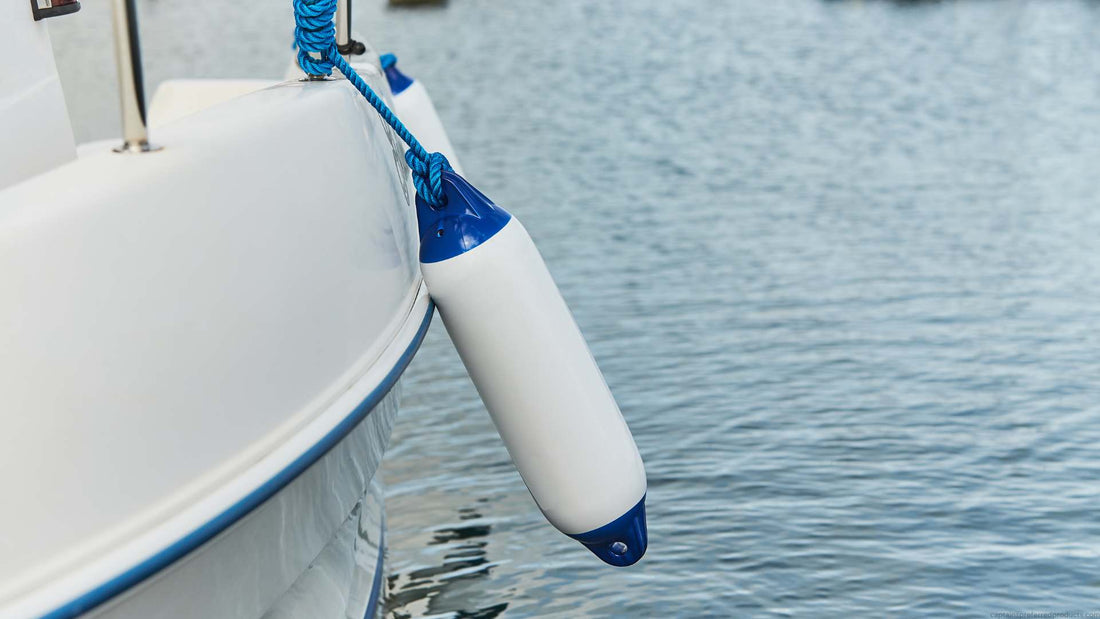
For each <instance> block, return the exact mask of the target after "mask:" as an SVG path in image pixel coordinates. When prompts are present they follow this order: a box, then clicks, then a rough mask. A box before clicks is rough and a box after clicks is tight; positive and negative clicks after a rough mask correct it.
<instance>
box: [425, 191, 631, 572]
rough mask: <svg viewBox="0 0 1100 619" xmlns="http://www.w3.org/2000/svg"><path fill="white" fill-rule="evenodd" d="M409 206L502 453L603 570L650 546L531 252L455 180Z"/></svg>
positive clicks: (572, 338) (608, 421)
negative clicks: (431, 199) (437, 199)
mask: <svg viewBox="0 0 1100 619" xmlns="http://www.w3.org/2000/svg"><path fill="white" fill-rule="evenodd" d="M442 185H443V192H444V195H445V196H446V200H445V201H444V204H443V205H442V206H440V207H435V208H433V207H432V206H430V205H429V204H428V203H427V202H425V201H424V200H423V199H422V198H421V197H420V196H419V195H418V196H417V199H416V206H417V218H418V221H419V227H420V235H421V246H420V266H421V270H422V272H423V275H424V280H425V282H426V283H427V286H428V291H429V292H430V293H431V296H432V299H433V300H434V301H435V303H436V306H437V307H438V308H439V313H440V316H441V317H442V319H443V323H444V325H445V326H446V327H447V332H448V333H449V334H450V336H451V339H452V340H453V341H454V344H455V347H456V348H457V349H458V353H459V356H460V357H461V358H462V361H463V363H464V364H465V365H466V369H467V371H468V372H469V374H470V378H472V379H473V382H474V385H475V386H476V387H477V390H478V393H479V394H481V398H482V400H483V401H484V402H485V407H486V408H487V409H488V410H489V414H490V416H491V417H492V419H493V423H494V424H495V425H496V427H497V430H498V431H499V432H500V436H501V438H502V439H503V440H504V444H505V446H507V448H508V453H509V454H510V455H511V457H512V461H513V462H514V463H515V465H516V468H517V469H519V473H520V475H521V476H522V477H523V481H524V482H525V483H526V484H527V488H528V489H529V490H530V491H531V495H532V496H533V497H534V499H535V502H536V503H538V506H539V508H540V509H541V510H542V512H543V514H544V515H545V516H546V518H547V520H549V521H550V523H551V524H553V525H554V526H555V527H557V528H558V529H559V530H560V531H561V532H563V533H565V534H566V535H568V536H570V537H572V538H574V539H576V540H578V541H580V542H581V543H582V544H584V545H585V546H587V547H588V549H589V550H591V551H592V552H593V553H595V555H596V556H597V557H599V558H600V559H602V560H603V561H604V562H606V563H608V564H610V565H615V566H627V565H632V564H634V563H636V562H637V561H638V560H639V559H641V558H642V555H643V554H645V551H646V546H647V544H648V537H647V531H646V518H645V496H646V477H645V468H644V466H643V464H642V458H641V456H640V455H639V453H638V448H637V446H636V445H635V444H634V438H633V436H631V434H630V429H629V428H627V425H626V422H625V421H624V420H623V416H622V413H621V412H620V411H619V407H618V405H617V404H616V403H615V399H614V397H613V396H612V395H611V390H610V389H609V388H608V386H607V383H606V382H605V381H604V378H603V375H602V374H601V373H600V369H599V367H597V365H596V361H595V359H593V357H592V354H591V352H589V350H588V345H587V344H586V343H585V341H584V337H583V336H582V335H581V332H580V329H579V327H578V326H577V323H576V322H575V321H574V319H573V316H572V314H571V313H570V311H569V308H568V307H567V306H566V304H565V301H564V299H562V296H561V293H560V292H559V291H558V287H557V285H556V284H555V283H554V280H553V278H552V277H551V276H550V272H549V270H547V268H546V264H545V263H544V262H543V260H542V256H541V255H540V254H539V251H538V249H537V248H536V247H535V244H534V242H533V241H532V240H531V237H530V236H529V235H528V233H527V231H526V230H525V229H524V227H523V225H522V224H520V222H519V221H518V220H517V219H516V218H515V217H513V216H512V215H510V214H509V213H508V212H507V211H505V210H504V209H502V208H500V207H499V206H496V205H495V204H493V203H492V202H491V201H490V200H489V199H488V198H486V197H485V196H484V195H482V194H481V193H480V192H479V191H478V190H477V189H475V188H474V187H473V186H471V185H470V184H469V183H467V182H466V180H465V179H463V178H462V177H461V176H459V175H457V174H455V173H453V172H450V171H445V172H443V173H442Z"/></svg>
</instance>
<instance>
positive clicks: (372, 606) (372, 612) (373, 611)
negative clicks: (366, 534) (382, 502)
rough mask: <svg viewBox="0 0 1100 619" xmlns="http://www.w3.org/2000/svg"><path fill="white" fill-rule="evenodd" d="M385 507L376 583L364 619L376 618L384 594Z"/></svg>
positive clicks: (375, 570)
mask: <svg viewBox="0 0 1100 619" xmlns="http://www.w3.org/2000/svg"><path fill="white" fill-rule="evenodd" d="M384 511H385V508H383V514H382V535H381V536H380V537H379V538H378V561H377V562H376V563H375V564H374V583H373V584H372V585H371V588H370V599H368V600H367V610H366V612H364V613H363V619H374V618H375V617H377V616H378V598H379V597H380V596H381V595H382V567H383V563H384V561H383V560H384V558H385V556H386V514H385V513H384Z"/></svg>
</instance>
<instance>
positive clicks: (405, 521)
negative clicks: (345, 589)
mask: <svg viewBox="0 0 1100 619" xmlns="http://www.w3.org/2000/svg"><path fill="white" fill-rule="evenodd" d="M85 4H86V5H90V4H92V3H91V2H86V3H85ZM239 4H240V6H229V5H228V4H223V3H218V6H216V7H215V6H213V5H211V6H209V7H207V6H203V7H202V8H197V7H196V6H195V5H193V4H192V3H168V2H165V1H163V0H146V1H145V3H144V5H143V6H144V9H145V13H146V32H147V35H146V42H147V46H148V48H149V52H148V53H147V62H148V63H149V74H150V79H151V81H156V80H158V79H161V78H163V77H166V76H169V75H177V74H184V75H203V76H215V75H216V76H224V75H252V76H255V75H271V76H276V75H279V74H280V73H281V70H282V69H283V67H284V66H285V63H286V49H285V45H286V41H285V39H281V38H275V37H273V36H272V30H273V29H275V30H277V29H279V28H285V27H286V25H287V24H288V23H289V21H288V20H289V17H288V15H289V13H288V11H287V10H286V8H285V7H282V6H281V3H271V5H270V6H264V7H260V6H259V5H260V4H261V3H239ZM356 10H357V11H359V12H361V15H359V18H360V19H359V28H361V29H363V30H365V31H366V32H367V33H368V34H369V35H370V36H371V38H372V39H373V40H374V41H375V43H376V44H377V46H378V47H379V48H382V49H389V50H393V51H395V52H397V53H398V54H399V55H400V56H401V58H402V64H403V66H404V67H405V68H406V69H407V70H408V71H409V72H411V73H415V74H417V75H418V76H419V77H420V78H422V80H423V81H424V82H426V83H427V84H428V85H429V87H430V88H431V89H432V91H433V94H434V95H435V97H436V102H437V105H438V107H439V108H440V111H441V113H442V115H443V116H444V119H445V121H446V122H447V124H448V126H449V128H450V132H451V137H452V139H453V141H454V142H455V144H456V146H457V148H458V149H459V150H460V152H461V154H462V157H463V163H464V165H465V167H466V170H467V171H468V175H469V176H470V177H471V179H472V180H474V181H475V182H476V183H477V184H478V185H479V186H480V187H481V188H482V189H484V190H485V191H486V192H487V193H489V194H490V195H492V196H493V197H494V199H495V200H496V201H497V202H499V203H500V204H502V205H504V206H505V207H506V208H509V209H510V210H512V211H513V212H514V213H516V214H517V215H518V216H520V217H521V218H522V219H523V220H524V222H525V223H526V225H527V227H528V229H529V230H530V231H531V233H532V235H533V236H534V237H535V240H536V241H537V242H538V243H539V245H540V247H541V249H542V251H543V253H544V255H545V257H546V259H547V262H548V263H549V265H550V268H551V270H552V271H553V273H554V275H555V276H556V277H557V279H558V281H559V283H560V285H561V288H562V290H563V292H564V294H565V296H566V298H567V300H568V301H569V302H570V303H571V305H572V307H573V309H574V312H575V314H576V317H577V320H578V321H579V323H580V324H581V327H582V329H583V330H584V332H585V333H586V335H587V336H588V337H589V340H590V343H591V346H592V349H593V352H594V353H595V355H596V357H597V358H598V360H599V361H600V363H601V366H602V367H603V369H604V372H605V374H606V376H607V380H608V382H609V383H610V385H611V387H612V389H613V390H614V391H615V393H616V394H617V396H618V398H619V401H620V404H621V405H622V407H623V410H624V413H625V415H626V417H627V420H628V422H629V423H630V425H631V428H632V429H633V430H634V433H635V435H636V437H637V440H638V443H639V446H640V448H641V451H642V454H643V456H644V457H645V459H646V463H647V468H648V472H649V483H650V491H649V512H650V527H651V529H650V544H651V545H650V550H649V553H648V554H647V556H646V558H645V559H644V560H643V561H642V563H641V564H639V565H638V566H635V567H634V568H630V569H620V570H617V569H613V568H608V567H605V566H603V565H602V564H600V563H599V562H598V561H597V560H596V559H595V558H594V557H592V556H591V555H589V554H588V553H587V552H586V551H585V550H583V549H582V548H581V547H580V546H579V545H578V544H576V543H575V542H572V541H570V540H568V539H566V538H565V537H563V536H561V535H560V534H558V533H557V532H556V531H554V530H553V529H552V528H551V527H550V526H549V525H547V524H545V522H544V521H543V519H542V517H541V515H540V514H539V513H538V511H537V508H536V507H535V505H534V503H533V501H532V500H531V499H530V497H529V496H528V494H527V492H526V490H525V488H524V486H523V484H522V482H521V481H520V479H519V477H518V475H517V474H516V473H515V472H514V470H513V469H512V467H511V465H510V463H509V460H508V455H507V453H506V451H505V450H504V448H503V447H502V446H501V444H500V442H499V440H498V439H497V438H496V435H495V432H494V431H493V429H492V426H491V424H490V423H489V420H488V417H487V415H486V414H485V412H484V411H483V409H482V408H481V405H480V403H479V401H478V399H477V395H476V393H475V391H474V390H473V388H472V386H471V385H470V383H469V380H468V379H467V378H466V375H465V372H464V370H463V368H462V366H461V364H460V362H459V360H458V358H457V356H456V355H455V354H454V352H453V351H452V349H451V347H450V345H449V342H448V341H447V339H446V334H445V332H444V331H443V330H442V328H441V325H440V324H438V323H437V324H436V326H435V327H434V328H433V331H432V333H431V334H430V336H429V339H428V341H427V343H426V344H425V346H424V348H423V349H422V351H421V353H420V355H419V356H418V357H417V360H416V361H415V362H414V364H413V366H412V368H411V370H410V373H409V375H408V380H407V382H406V385H405V394H406V396H405V408H404V410H403V412H402V417H401V419H400V421H399V423H398V426H397V428H396V430H395V433H394V438H393V443H392V444H391V450H390V452H389V453H388V454H387V462H386V465H385V467H384V475H385V479H386V481H387V483H388V498H387V501H388V522H389V528H390V533H389V544H390V554H389V561H390V570H391V572H392V575H391V577H390V592H389V598H388V602H387V603H388V607H389V611H388V612H389V615H390V616H391V617H394V618H396V617H408V616H420V615H433V616H441V617H494V616H498V615H502V614H503V615H505V616H529V615H559V616H578V615H624V616H625V615H630V616H668V615H673V616H701V615H725V616H730V615H754V616H767V615H771V616H814V617H817V616H836V617H846V616H853V615H855V616H867V615H871V616H883V615H952V616H975V617H977V616H989V615H990V613H993V612H1000V611H1035V612H1038V611H1088V610H1100V576H1098V574H1100V520H1098V518H1097V514H1096V508H1097V504H1098V499H1100V492H1098V487H1100V486H1098V483H1100V454H1098V453H1097V447H1096V445H1097V442H1098V441H1100V403H1098V395H1100V388H1098V386H1100V330H1098V320H1097V319H1098V318H1100V242H1098V241H1100V174H1098V169H1100V36H1098V33H1100V2H1093V1H1086V0H1072V1H1069V0H1064V1H1059V0H1035V1H1031V2H1027V1H1022V0H1016V1H1011V0H1005V1H992V0H984V1H980V0H974V1H960V2H900V1H898V2H886V1H873V0H868V1H866V2H827V1H823V0H785V1H783V2H737V3H733V2H728V3H722V2H709V3H703V2H690V1H688V0H666V1H664V2H661V1H657V0H608V1H605V2H585V1H581V0H571V1H560V2H522V3H521V2H492V1H490V0H452V1H451V2H449V3H445V4H442V5H432V6H428V7H424V8H418V9H405V10H386V9H385V8H384V7H383V6H381V5H380V4H379V3H377V2H374V1H368V0H358V1H357V2H356ZM247 11H255V14H254V15H252V16H251V17H250V18H249V19H247V20H245V19H244V17H243V16H244V15H245V14H246V12H247ZM86 13H88V15H87V16H86V18H87V19H92V18H93V17H96V16H99V15H101V13H102V10H101V8H100V7H98V6H97V7H89V9H87V10H86ZM96 18H98V17H96ZM71 23H72V22H70V24H71ZM104 23H105V22H104ZM180 24H188V25H187V27H182V26H180ZM58 26H59V27H58V28H56V29H55V33H61V32H68V33H70V34H71V36H72V40H69V41H64V40H62V41H59V42H58V44H57V47H58V48H59V50H68V51H62V59H61V61H62V67H63V69H64V71H65V74H64V77H65V78H66V79H67V80H69V82H67V84H68V83H73V84H75V85H74V86H71V87H70V93H69V95H70V99H75V101H74V102H73V107H74V109H75V110H76V112H77V115H78V121H79V122H78V131H79V132H80V134H81V137H82V138H89V137H98V136H101V135H106V134H109V133H110V132H111V131H112V126H113V124H112V123H115V122H116V121H115V120H114V107H113V106H114V102H113V100H110V99H107V100H106V101H105V102H100V103H92V102H91V101H90V100H89V101H79V99H80V98H81V96H82V95H83V93H85V92H96V90H95V89H96V88H100V89H102V85H101V84H100V83H99V82H98V80H99V79H100V77H99V76H100V75H101V73H96V71H101V68H102V67H101V65H102V66H109V63H110V56H109V49H108V48H106V47H103V49H102V50H100V49H99V47H97V46H100V41H101V40H102V41H104V42H105V41H106V38H105V37H106V28H105V27H104V28H103V29H102V31H101V30H93V29H89V28H86V27H84V28H81V27H77V26H71V25H69V24H66V25H65V26H64V27H61V26H62V24H58ZM216 33H220V34H216ZM223 36H224V37H225V38H222V37H223ZM73 41H80V46H79V47H74V45H75V44H74V42H73ZM104 45H105V43H104ZM92 76H94V79H93V77H92ZM99 99H102V97H99Z"/></svg>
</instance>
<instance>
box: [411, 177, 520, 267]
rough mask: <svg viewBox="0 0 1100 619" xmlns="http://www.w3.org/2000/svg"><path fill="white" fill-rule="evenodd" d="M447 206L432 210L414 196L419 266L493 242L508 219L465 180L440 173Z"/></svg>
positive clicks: (505, 214) (503, 211)
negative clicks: (492, 239)
mask: <svg viewBox="0 0 1100 619" xmlns="http://www.w3.org/2000/svg"><path fill="white" fill-rule="evenodd" d="M443 193H444V194H445V195H446V196H447V204H446V205H444V206H443V207H442V208H439V209H435V208H432V207H431V206H430V205H429V204H428V203H427V202H425V201H424V200H423V199H422V198H421V197H420V196H419V195H417V196H416V220H417V222H418V224H419V228H420V262H422V263H425V264H427V263H431V262H443V261H444V260H448V259H450V258H454V257H455V256H459V255H461V254H464V253H466V252H468V251H470V250H471V249H473V248H475V247H477V246H478V245H481V244H482V243H484V242H485V241H488V240H489V239H491V238H493V235H495V234H496V233H497V232H500V231H501V230H502V229H503V228H504V226H505V225H506V224H507V223H508V221H509V220H510V219H512V216H511V215H510V214H508V211H506V210H504V209H502V208H500V207H499V206H497V205H495V204H493V202H492V201H491V200H490V199H489V198H487V197H485V195H484V194H482V193H481V192H480V191H478V190H477V189H476V188H475V187H474V186H473V185H471V184H470V183H468V182H466V179H464V178H462V177H461V176H459V175H458V174H457V173H455V172H453V171H450V170H448V171H446V172H443Z"/></svg>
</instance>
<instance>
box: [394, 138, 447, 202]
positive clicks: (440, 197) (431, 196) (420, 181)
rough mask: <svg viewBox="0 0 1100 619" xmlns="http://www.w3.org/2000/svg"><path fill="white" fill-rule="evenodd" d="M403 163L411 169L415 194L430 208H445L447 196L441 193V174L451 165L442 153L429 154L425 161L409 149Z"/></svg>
mask: <svg viewBox="0 0 1100 619" xmlns="http://www.w3.org/2000/svg"><path fill="white" fill-rule="evenodd" d="M405 162H406V163H408V164H409V168H411V169H412V173H413V185H415V186H416V193H418V194H420V197H421V198H423V199H424V201H425V202H427V203H428V206H430V207H432V208H442V207H443V206H445V205H446V204H447V196H446V195H445V194H444V193H443V172H444V171H449V170H450V169H451V163H450V162H449V161H447V158H446V157H444V156H443V153H430V154H429V155H428V157H427V159H426V160H425V159H422V158H420V157H418V156H417V154H416V153H414V152H413V149H411V148H410V149H409V150H407V151H405Z"/></svg>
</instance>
